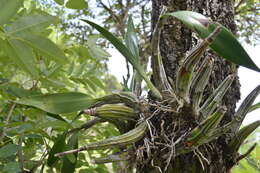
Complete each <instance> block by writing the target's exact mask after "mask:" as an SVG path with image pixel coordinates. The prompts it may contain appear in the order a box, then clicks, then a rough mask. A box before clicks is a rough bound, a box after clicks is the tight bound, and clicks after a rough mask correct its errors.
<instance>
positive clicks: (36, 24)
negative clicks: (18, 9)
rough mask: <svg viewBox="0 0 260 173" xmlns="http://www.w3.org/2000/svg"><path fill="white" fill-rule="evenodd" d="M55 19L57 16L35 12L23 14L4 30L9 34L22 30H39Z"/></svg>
mask: <svg viewBox="0 0 260 173" xmlns="http://www.w3.org/2000/svg"><path fill="white" fill-rule="evenodd" d="M56 21H57V18H56V17H54V16H51V15H48V14H37V15H30V16H24V17H21V18H19V19H18V20H16V21H15V22H13V23H12V24H10V25H8V26H7V27H6V28H5V31H6V33H7V34H9V35H11V34H12V35H14V34H18V33H22V32H25V31H27V32H38V33H39V32H40V31H42V30H43V29H45V28H46V27H48V26H49V25H50V24H53V23H55V22H56Z"/></svg>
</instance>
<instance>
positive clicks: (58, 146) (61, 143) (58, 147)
mask: <svg viewBox="0 0 260 173" xmlns="http://www.w3.org/2000/svg"><path fill="white" fill-rule="evenodd" d="M66 135H67V133H66V132H64V133H63V134H62V135H60V136H58V137H57V139H56V141H55V143H54V145H53V146H52V148H51V151H50V153H49V157H48V160H47V165H48V166H49V167H52V166H53V165H54V164H55V162H56V161H57V160H58V159H59V158H58V157H55V156H54V155H55V154H56V153H59V152H62V151H63V150H64V148H65V140H66Z"/></svg>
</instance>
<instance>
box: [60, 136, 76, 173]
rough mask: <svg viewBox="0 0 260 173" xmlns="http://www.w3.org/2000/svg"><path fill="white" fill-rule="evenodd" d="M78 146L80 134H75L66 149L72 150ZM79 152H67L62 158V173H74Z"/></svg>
mask: <svg viewBox="0 0 260 173" xmlns="http://www.w3.org/2000/svg"><path fill="white" fill-rule="evenodd" d="M76 148H78V134H77V133H75V134H73V135H72V136H71V137H70V139H69V141H68V145H67V147H66V150H72V149H76ZM77 157H78V153H74V154H67V155H66V156H65V157H64V158H63V160H62V168H61V172H62V173H74V171H75V167H76V164H77Z"/></svg>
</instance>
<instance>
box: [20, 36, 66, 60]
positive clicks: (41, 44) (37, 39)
mask: <svg viewBox="0 0 260 173" xmlns="http://www.w3.org/2000/svg"><path fill="white" fill-rule="evenodd" d="M22 39H23V41H24V42H25V43H27V44H28V45H30V46H31V47H33V48H34V49H36V50H38V51H40V52H41V53H43V54H44V55H47V56H45V57H46V58H50V59H51V60H54V61H56V62H59V63H62V64H65V63H66V62H67V57H66V56H65V54H64V53H63V51H62V50H61V49H60V48H59V47H58V46H57V45H56V44H54V43H53V42H52V41H51V40H49V39H47V38H45V37H42V36H40V35H33V34H31V35H24V36H23V38H22Z"/></svg>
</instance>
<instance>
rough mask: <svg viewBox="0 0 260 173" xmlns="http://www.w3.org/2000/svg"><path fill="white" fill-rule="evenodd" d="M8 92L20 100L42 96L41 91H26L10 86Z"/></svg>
mask: <svg viewBox="0 0 260 173" xmlns="http://www.w3.org/2000/svg"><path fill="white" fill-rule="evenodd" d="M7 92H8V93H10V94H11V95H13V96H15V97H20V98H21V97H28V96H33V95H40V94H41V93H40V92H39V91H33V90H26V89H23V88H20V87H17V86H15V85H10V86H8V88H7Z"/></svg>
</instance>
